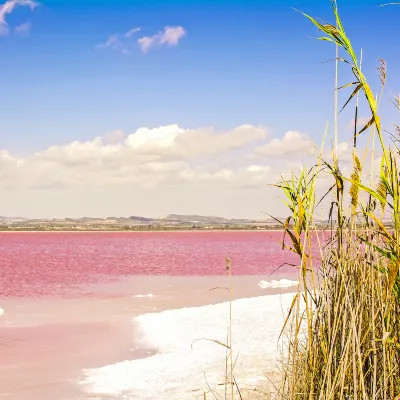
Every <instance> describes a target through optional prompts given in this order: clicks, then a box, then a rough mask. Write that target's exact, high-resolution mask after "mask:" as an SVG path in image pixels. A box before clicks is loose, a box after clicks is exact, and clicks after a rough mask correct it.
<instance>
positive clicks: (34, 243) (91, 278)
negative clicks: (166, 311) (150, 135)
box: [0, 231, 296, 297]
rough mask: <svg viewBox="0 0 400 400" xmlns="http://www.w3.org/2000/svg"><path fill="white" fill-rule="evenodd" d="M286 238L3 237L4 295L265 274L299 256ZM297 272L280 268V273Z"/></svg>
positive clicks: (224, 234) (232, 234)
mask: <svg viewBox="0 0 400 400" xmlns="http://www.w3.org/2000/svg"><path fill="white" fill-rule="evenodd" d="M282 236H283V233H282V232H265V231H264V232H261V231H257V232H248V231H246V232H239V231H218V232H204V231H203V232H201V231H199V232H127V233H125V232H91V233H87V232H16V233H10V232H6V233H0V265H1V271H0V296H6V297H8V296H21V297H38V296H43V295H46V296H47V295H56V296H58V297H60V296H71V295H72V296H75V295H78V296H79V293H80V288H81V287H82V286H83V285H87V284H91V283H98V282H104V281H110V280H113V279H115V278H117V277H121V276H132V275H168V276H199V275H200V276H210V275H224V274H226V271H225V258H226V257H229V258H230V260H231V262H232V272H233V274H234V275H268V274H270V273H271V272H273V271H274V270H275V269H276V268H277V267H279V266H280V265H282V264H283V263H295V262H296V257H295V256H294V255H292V254H291V253H289V252H287V251H285V252H284V251H282V249H281V244H280V243H281V240H282ZM289 271H293V268H292V267H288V266H283V267H281V269H280V272H289Z"/></svg>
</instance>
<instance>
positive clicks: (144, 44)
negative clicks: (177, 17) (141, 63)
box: [138, 26, 186, 53]
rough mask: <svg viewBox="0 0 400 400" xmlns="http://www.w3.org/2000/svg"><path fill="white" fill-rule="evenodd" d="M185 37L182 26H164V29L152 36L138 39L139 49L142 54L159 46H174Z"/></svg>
mask: <svg viewBox="0 0 400 400" xmlns="http://www.w3.org/2000/svg"><path fill="white" fill-rule="evenodd" d="M185 35H186V30H185V29H184V28H183V27H182V26H165V27H164V29H163V30H162V31H160V32H158V33H156V34H155V35H153V36H144V37H141V38H140V39H138V43H139V46H140V48H141V49H142V51H143V52H144V53H146V52H148V51H149V50H150V49H151V48H153V47H155V46H159V45H163V44H165V45H168V46H176V45H177V44H178V43H179V41H180V40H181V39H182V38H183V37H184V36H185Z"/></svg>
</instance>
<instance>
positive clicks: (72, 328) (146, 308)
mask: <svg viewBox="0 0 400 400" xmlns="http://www.w3.org/2000/svg"><path fill="white" fill-rule="evenodd" d="M283 276H287V275H286V274H284V275H279V277H278V276H276V277H275V279H279V278H281V277H283ZM260 278H264V279H265V278H267V277H266V276H265V275H264V276H263V277H261V276H247V277H246V276H244V277H235V278H233V279H232V280H231V282H230V283H231V284H232V285H233V289H234V292H233V293H234V295H233V300H237V299H249V298H256V297H264V296H268V295H271V294H278V293H280V294H283V293H288V292H292V290H293V288H275V289H273V288H268V289H261V288H260V287H258V286H257V282H258V281H259V279H260ZM228 283H229V281H228V277H226V276H220V277H202V278H201V279H198V277H187V278H186V277H175V278H174V277H160V278H158V277H156V278H154V277H141V278H139V277H130V278H124V279H122V280H121V281H119V282H113V283H104V284H96V285H95V287H90V288H89V290H90V292H92V293H94V294H95V297H94V298H75V299H57V298H38V299H24V298H9V299H3V301H2V304H1V305H2V307H3V308H4V309H5V314H4V316H2V318H4V319H3V320H2V321H0V322H2V323H0V325H1V327H0V332H1V333H2V335H1V337H2V338H3V341H4V340H5V341H6V342H7V340H10V343H9V344H12V346H11V347H10V346H8V347H7V346H5V348H6V349H8V350H7V352H6V353H3V355H2V358H3V359H4V360H5V361H6V362H5V363H4V366H3V367H2V368H0V370H1V372H2V373H1V376H0V382H2V383H1V384H0V387H1V388H2V390H1V391H0V395H1V394H4V393H6V392H7V393H9V396H10V397H9V398H10V399H11V400H18V399H20V398H21V397H22V396H24V395H25V394H26V393H27V392H29V393H31V395H30V398H32V400H36V399H38V400H39V399H40V400H52V399H54V396H55V395H57V396H58V398H59V399H60V400H67V399H68V398H71V396H72V397H73V398H74V399H76V400H78V399H79V400H84V399H87V398H88V396H90V394H89V393H90V392H88V391H87V389H88V388H87V387H86V385H84V384H82V383H83V381H84V380H85V376H86V375H85V374H84V371H85V370H87V369H88V368H89V369H92V368H94V369H95V370H96V369H98V368H102V367H106V366H108V365H113V364H118V363H119V364H121V363H123V362H124V361H125V360H129V362H131V361H132V360H138V359H142V358H148V357H150V356H151V354H152V347H147V346H144V347H143V343H142V341H141V340H142V332H141V331H140V330H137V329H136V328H137V327H136V326H135V324H133V323H132V322H133V319H134V318H135V317H137V316H139V315H144V314H149V313H150V314H154V313H161V312H163V311H168V312H170V311H172V310H180V309H186V310H187V307H189V309H192V308H193V307H195V308H197V307H203V306H206V305H218V304H221V303H226V302H227V301H228V300H229V296H228V294H227V292H226V291H224V290H221V291H219V290H217V291H215V290H213V291H210V288H212V287H215V286H219V287H222V286H225V285H227V284H228ZM149 293H152V295H151V296H150V295H149ZM200 309H201V308H200ZM7 321H12V322H11V324H9V323H8V322H7ZM4 344H5V345H7V343H4ZM153 351H154V350H153ZM27 354H29V357H27ZM60 358H62V359H63V360H64V363H63V364H62V365H60V364H59V360H60ZM38 360H39V361H38ZM12 365H15V366H17V365H19V366H18V370H19V371H20V372H19V375H21V374H24V381H23V382H24V384H23V386H21V383H20V381H19V380H18V379H19V377H18V376H17V375H18V374H17V375H16V374H15V370H14V369H13V368H14V367H12ZM33 365H34V366H35V367H34V368H33V367H32V366H33ZM15 390H16V391H15Z"/></svg>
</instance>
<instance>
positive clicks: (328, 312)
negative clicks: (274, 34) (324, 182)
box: [277, 1, 400, 400]
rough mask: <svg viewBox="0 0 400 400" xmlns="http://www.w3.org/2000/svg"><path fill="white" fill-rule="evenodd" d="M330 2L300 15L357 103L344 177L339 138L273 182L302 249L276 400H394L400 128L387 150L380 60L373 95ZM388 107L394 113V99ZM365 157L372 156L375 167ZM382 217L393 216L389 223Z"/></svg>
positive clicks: (399, 318)
mask: <svg viewBox="0 0 400 400" xmlns="http://www.w3.org/2000/svg"><path fill="white" fill-rule="evenodd" d="M331 3H332V9H333V16H334V23H332V24H329V23H321V22H319V21H318V20H317V19H315V18H313V17H311V16H309V15H307V14H304V16H305V17H306V18H307V19H308V20H309V21H310V22H311V23H312V24H314V25H315V26H316V27H317V28H318V29H319V30H320V32H321V33H322V36H321V37H320V38H319V39H320V40H324V41H328V42H333V43H334V44H335V46H336V47H337V49H339V50H340V53H338V56H337V61H338V62H339V63H340V64H343V66H344V67H345V68H349V69H350V71H351V72H352V74H353V77H354V79H353V82H351V83H349V84H346V85H344V86H342V87H341V88H335V90H336V91H338V90H343V89H345V88H352V92H351V94H350V96H349V98H348V100H347V101H346V102H345V104H344V106H343V108H345V107H349V105H350V104H351V103H352V100H355V99H357V101H354V103H356V104H355V113H354V114H355V125H354V133H353V138H349V139H350V140H351V139H352V142H353V157H352V158H353V167H352V173H351V174H350V176H345V175H344V174H343V173H342V168H341V162H340V160H339V156H338V153H337V152H338V150H337V146H336V139H335V146H334V148H333V150H332V159H329V160H327V159H326V157H325V156H324V154H325V153H324V152H323V151H322V149H321V151H320V152H319V155H318V156H317V161H316V163H315V166H314V167H313V168H311V169H306V168H304V169H302V170H301V171H300V173H298V174H293V175H292V177H291V178H290V179H286V180H283V181H282V182H281V183H279V184H278V185H277V186H279V188H280V189H281V190H282V191H283V193H284V194H285V204H286V205H287V207H288V210H289V212H290V216H289V217H288V219H287V220H286V222H285V223H283V229H284V231H285V234H284V238H283V247H284V248H287V249H289V250H290V251H292V252H294V253H296V254H297V255H298V257H299V262H298V268H299V274H300V278H301V279H300V281H301V285H300V286H299V290H298V293H297V294H296V296H295V297H294V300H293V303H292V307H291V309H290V312H289V313H288V317H287V319H286V322H285V325H284V327H283V332H282V333H284V334H285V337H287V338H288V339H287V354H286V358H285V361H284V364H283V379H282V381H281V382H280V384H279V386H278V388H277V391H278V398H279V399H282V400H289V399H290V400H292V399H321V400H322V399H323V400H329V399H332V400H333V399H352V400H356V399H363V400H367V399H368V400H369V399H374V400H375V399H377V400H378V399H379V400H395V399H396V400H399V399H400V181H399V171H398V166H397V162H398V158H399V154H400V152H399V146H398V144H399V134H400V128H399V127H398V126H395V128H394V133H393V135H392V141H391V143H392V146H387V143H386V142H388V139H387V138H385V136H384V132H383V131H382V128H381V120H380V115H379V104H380V101H381V99H382V94H383V91H384V88H385V83H386V64H385V62H384V61H383V60H381V61H380V64H379V66H378V71H379V76H380V81H381V91H380V93H379V94H378V95H377V96H376V95H374V94H373V92H372V90H371V87H370V85H369V83H368V80H367V78H366V77H365V75H364V73H363V72H362V70H361V63H360V62H359V60H358V58H357V55H356V52H355V51H354V49H353V46H352V43H351V41H350V39H349V38H348V36H347V35H346V32H345V29H344V26H343V23H342V20H341V18H340V15H339V12H338V8H337V4H336V2H335V1H332V2H331ZM359 96H360V101H364V102H365V104H366V105H367V106H368V109H369V111H370V120H369V122H368V123H367V124H366V125H365V126H364V127H363V128H362V129H360V130H359V131H358V130H357V118H358V97H359ZM394 104H395V105H396V106H397V108H398V109H400V106H399V104H400V100H399V99H397V98H396V99H395V100H394ZM335 118H336V110H335ZM335 126H336V124H335ZM335 131H336V129H335ZM368 131H370V132H371V135H373V136H375V135H376V136H377V139H378V143H379V147H380V148H379V149H375V148H368V145H367V146H366V147H365V148H359V144H358V141H357V138H358V137H360V135H365V134H367V132H368ZM335 138H336V134H335ZM372 142H373V143H374V140H373V141H372ZM378 153H380V154H381V162H380V167H379V171H378V172H377V173H375V172H374V170H373V168H372V165H373V163H374V162H375V161H376V160H375V159H374V157H375V155H376V154H378ZM366 154H372V162H371V166H369V165H367V162H366V160H367V159H368V158H367V157H365V155H366ZM363 155H364V156H363ZM367 168H369V170H370V172H369V173H366V172H365V171H366V169H367ZM322 178H323V179H330V181H331V185H330V189H329V190H328V191H327V193H325V194H324V195H323V196H322V198H323V199H324V202H325V201H329V203H330V207H329V210H330V211H329V221H330V229H329V232H326V233H327V238H323V237H321V233H319V232H318V231H317V230H316V228H315V221H314V217H315V215H316V214H317V213H318V212H319V209H318V208H319V207H320V206H321V202H320V199H318V198H317V190H316V187H317V185H318V182H319V180H320V179H322ZM375 181H376V182H377V183H376V184H375V183H374V182H375ZM384 217H390V219H391V224H390V226H388V225H387V224H385V223H384ZM316 247H317V249H316ZM316 261H317V262H316Z"/></svg>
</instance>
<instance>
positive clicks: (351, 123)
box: [347, 117, 371, 132]
mask: <svg viewBox="0 0 400 400" xmlns="http://www.w3.org/2000/svg"><path fill="white" fill-rule="evenodd" d="M370 119H371V117H358V118H357V130H361V129H362V128H364V126H365V125H367V123H368V122H369V120H370ZM354 121H355V119H354V118H353V119H352V120H351V121H349V123H348V124H347V129H349V130H351V131H353V132H354Z"/></svg>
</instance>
